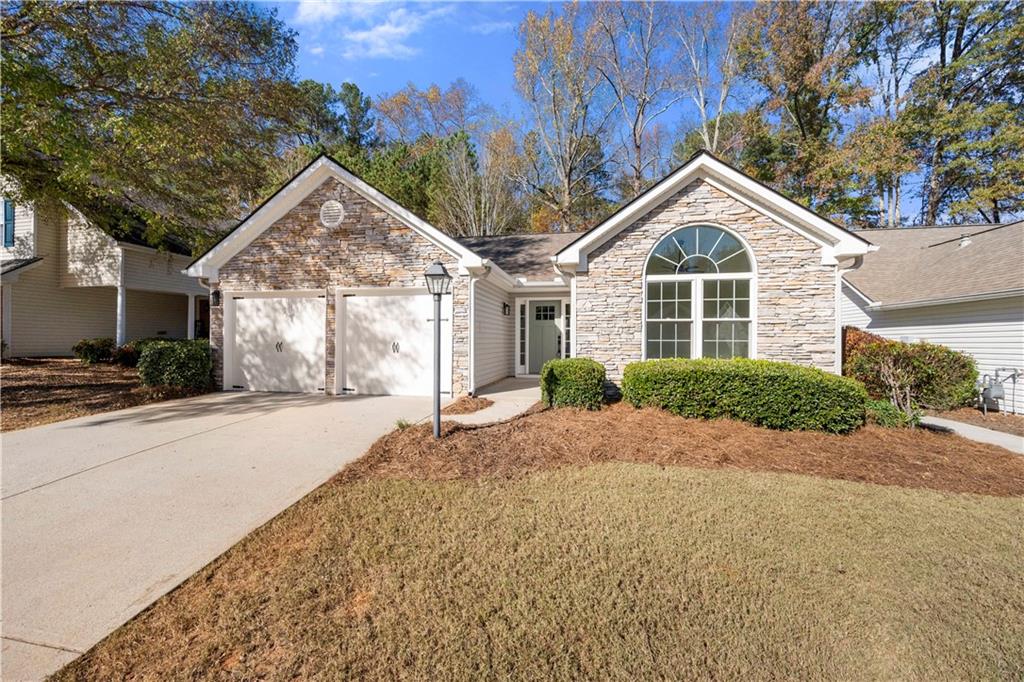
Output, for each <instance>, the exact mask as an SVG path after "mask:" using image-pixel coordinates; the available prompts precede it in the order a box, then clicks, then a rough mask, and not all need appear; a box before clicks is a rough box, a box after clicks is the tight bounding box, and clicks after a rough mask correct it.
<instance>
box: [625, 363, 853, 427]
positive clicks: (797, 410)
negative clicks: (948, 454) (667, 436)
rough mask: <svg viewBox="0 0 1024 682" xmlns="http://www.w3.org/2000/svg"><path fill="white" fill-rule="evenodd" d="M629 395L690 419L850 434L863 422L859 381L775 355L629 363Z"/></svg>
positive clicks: (634, 402)
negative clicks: (780, 359)
mask: <svg viewBox="0 0 1024 682" xmlns="http://www.w3.org/2000/svg"><path fill="white" fill-rule="evenodd" d="M622 397H623V399H624V400H625V401H626V402H628V403H630V404H631V405H633V406H634V407H659V408H662V409H664V410H668V411H669V412H672V413H673V414H678V415H680V416H683V417H699V418H702V419H714V418H716V417H729V418H731V419H739V420H741V421H745V422H748V423H750V424H755V425H757V426H764V427H767V428H771V429H780V430H783V431H828V432H832V433H846V432H849V431H852V430H854V429H856V428H857V427H859V426H861V425H862V424H863V423H864V407H865V402H866V401H867V393H866V392H865V391H864V387H863V386H861V385H860V383H858V382H856V381H853V380H852V379H847V378H845V377H840V376H835V375H833V374H827V373H826V372H823V371H821V370H819V369H811V368H808V367H800V366H798V365H791V364H788V363H784V362H770V361H768V360H746V359H736V360H684V359H673V360H647V361H645V362H634V363H631V364H629V365H627V366H626V371H625V373H624V376H623V379H622Z"/></svg>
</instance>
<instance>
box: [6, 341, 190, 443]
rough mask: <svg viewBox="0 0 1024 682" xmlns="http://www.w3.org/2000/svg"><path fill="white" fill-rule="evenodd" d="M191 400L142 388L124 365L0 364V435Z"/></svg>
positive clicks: (42, 360)
mask: <svg viewBox="0 0 1024 682" xmlns="http://www.w3.org/2000/svg"><path fill="white" fill-rule="evenodd" d="M188 395H196V392H195V391H183V390H175V389H168V388H147V387H145V386H142V385H140V384H139V373H138V372H137V371H136V370H135V369H132V368H129V367H121V366H120V365H112V364H94V365H84V364H82V363H81V362H79V361H78V360H71V359H66V358H19V359H14V360H4V362H3V364H0V431H15V430H17V429H26V428H29V427H30V426H40V425H42V424H50V423H52V422H58V421H63V420H65V419H73V418H75V417H84V416H87V415H90V414H99V413H101V412H110V411H113V410H121V409H124V408H126V407H136V406H137V405H145V404H148V403H155V402H160V401H163V400H170V399H173V398H182V397H185V396H188Z"/></svg>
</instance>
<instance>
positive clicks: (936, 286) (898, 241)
mask: <svg viewBox="0 0 1024 682" xmlns="http://www.w3.org/2000/svg"><path fill="white" fill-rule="evenodd" d="M859 234H860V236H862V237H864V238H866V239H869V240H870V241H871V242H873V243H874V244H877V245H878V247H879V248H878V250H877V251H875V252H872V253H870V254H868V255H867V256H865V258H864V263H863V264H862V265H861V267H859V268H857V269H855V270H850V271H849V272H847V273H845V275H844V278H843V288H842V301H841V302H842V321H843V324H844V325H849V326H853V327H858V328H860V329H864V330H867V331H870V332H872V333H874V334H878V335H880V336H884V337H887V338H891V339H896V340H900V341H930V342H932V343H940V344H942V345H944V346H949V347H950V348H954V349H956V350H959V351H963V352H965V353H969V354H970V355H972V356H973V357H974V359H975V361H976V362H977V364H978V371H979V373H980V374H981V375H982V379H985V378H990V379H995V378H996V377H997V375H998V377H999V379H1006V378H1007V377H1008V376H1011V375H1012V373H1013V372H1014V371H1016V372H1024V221H1020V222H1016V223H1008V224H1003V225H968V226H964V225H955V226H949V227H912V228H896V229H885V230H867V231H863V232H860V233H859ZM1016 383H1017V386H1015V385H1014V382H1013V381H1012V380H1010V381H1008V382H1006V384H1005V386H1004V389H1005V393H1006V399H1005V400H1003V401H1000V404H999V406H1000V408H1001V409H1004V410H1008V411H1011V410H1012V411H1016V412H1024V375H1022V376H1019V377H1018V378H1017V382H1016Z"/></svg>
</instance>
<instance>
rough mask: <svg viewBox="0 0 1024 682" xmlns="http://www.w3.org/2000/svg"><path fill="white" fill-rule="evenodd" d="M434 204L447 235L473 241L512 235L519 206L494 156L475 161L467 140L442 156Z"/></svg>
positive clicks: (502, 169)
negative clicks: (439, 194)
mask: <svg viewBox="0 0 1024 682" xmlns="http://www.w3.org/2000/svg"><path fill="white" fill-rule="evenodd" d="M441 186H442V187H443V188H444V190H443V192H444V198H443V200H442V201H440V202H439V203H438V213H439V218H438V222H439V223H440V226H441V227H442V228H444V229H445V231H446V232H448V233H449V234H453V235H457V236H461V237H476V236H483V235H492V234H504V233H507V232H510V231H512V229H513V227H514V225H515V222H516V219H517V218H518V216H519V204H518V199H517V197H516V194H515V188H514V187H513V186H512V182H511V181H510V179H509V177H508V175H507V174H506V172H505V169H504V168H502V164H501V161H500V158H499V157H498V155H497V154H496V153H492V152H490V151H486V150H485V152H484V154H483V158H478V157H477V155H476V154H475V153H474V151H473V147H472V144H471V143H470V142H469V140H468V139H465V138H462V139H459V140H457V141H456V143H455V144H453V145H452V146H451V148H450V149H449V150H448V152H447V154H446V155H445V165H444V169H443V171H442V177H441Z"/></svg>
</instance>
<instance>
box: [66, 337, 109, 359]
mask: <svg viewBox="0 0 1024 682" xmlns="http://www.w3.org/2000/svg"><path fill="white" fill-rule="evenodd" d="M116 347H117V344H115V343H114V339H106V338H100V339H82V340H81V341H79V342H78V343H76V344H75V345H74V346H72V347H71V352H72V353H74V354H75V357H76V358H78V359H79V360H81V361H82V362H84V363H85V364H87V365H91V364H92V363H94V362H110V358H111V357H112V356H113V354H114V349H115V348H116Z"/></svg>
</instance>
